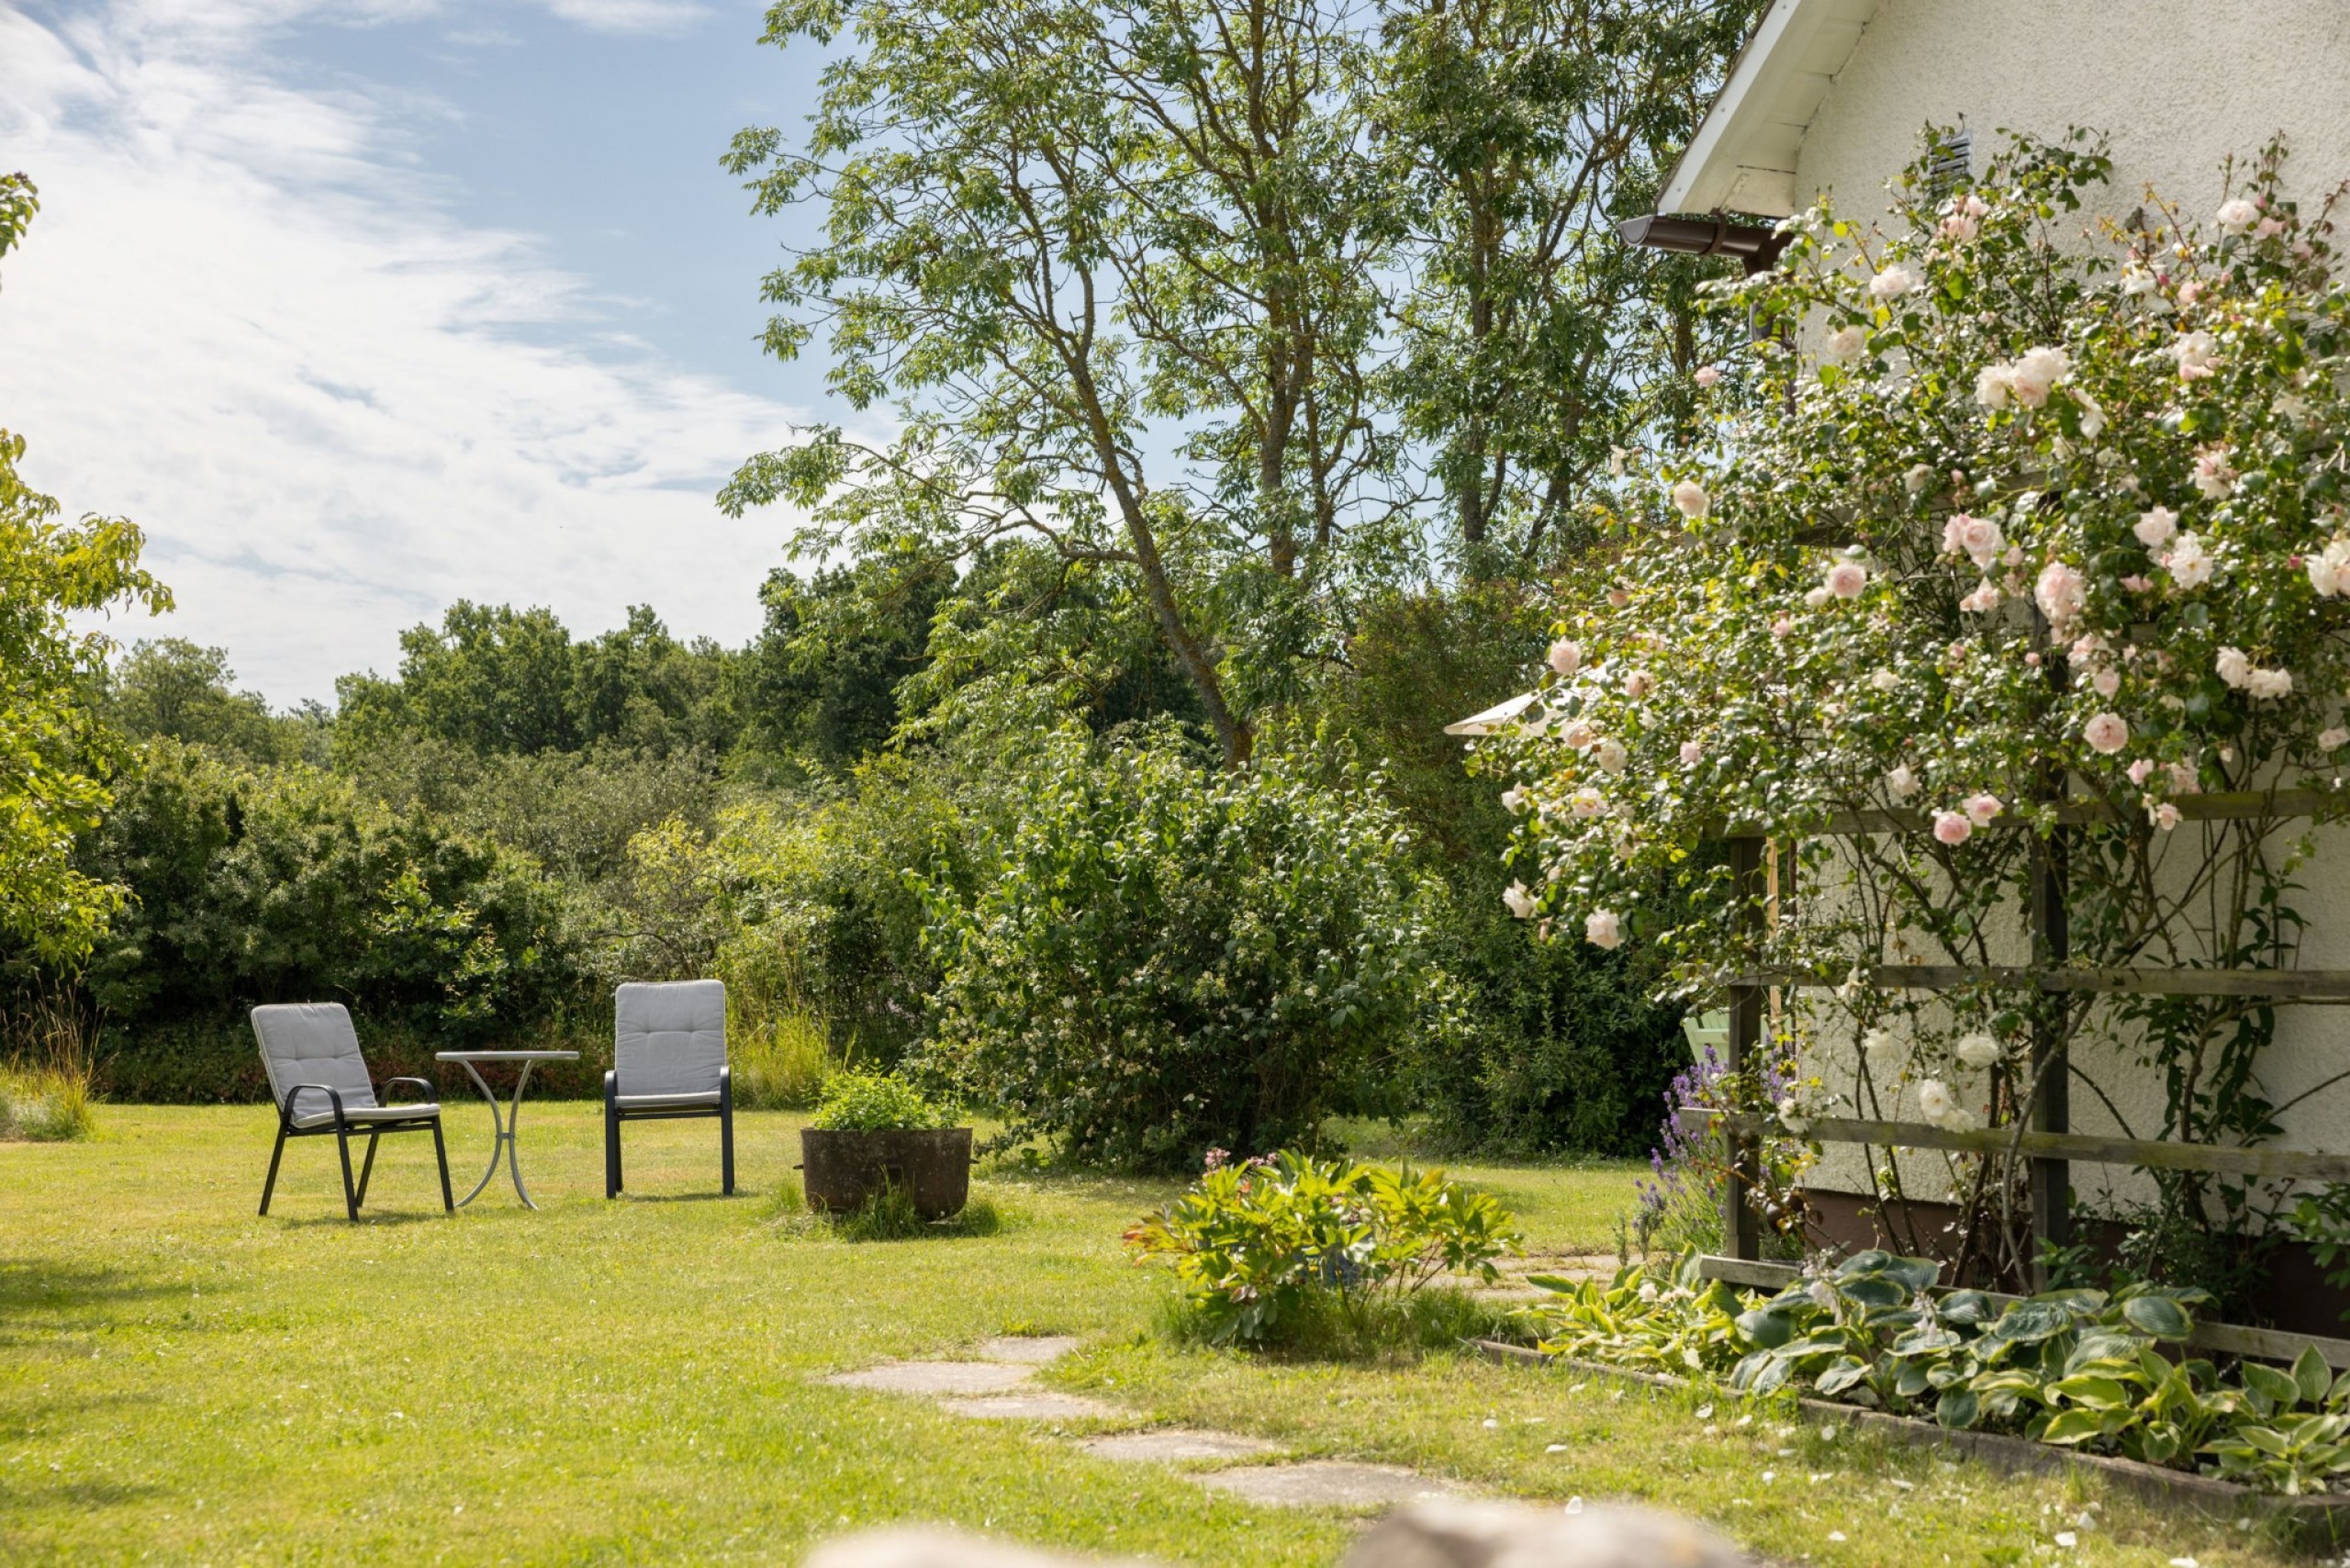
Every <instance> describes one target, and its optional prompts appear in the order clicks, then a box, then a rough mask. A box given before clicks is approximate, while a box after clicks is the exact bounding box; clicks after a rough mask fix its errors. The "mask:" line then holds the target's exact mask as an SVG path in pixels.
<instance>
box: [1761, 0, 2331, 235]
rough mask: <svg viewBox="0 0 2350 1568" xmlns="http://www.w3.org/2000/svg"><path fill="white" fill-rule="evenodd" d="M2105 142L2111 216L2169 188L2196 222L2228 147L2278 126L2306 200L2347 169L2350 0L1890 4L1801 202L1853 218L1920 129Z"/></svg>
mask: <svg viewBox="0 0 2350 1568" xmlns="http://www.w3.org/2000/svg"><path fill="white" fill-rule="evenodd" d="M1962 115H1963V116H1964V117H1965V119H1966V123H1967V124H1968V126H1969V127H1971V128H1972V129H1973V130H1974V132H1975V164H1976V167H1977V168H1978V169H1979V168H1980V167H1981V166H1982V162H1983V158H1984V155H1985V153H1986V151H1988V149H1989V148H1990V146H1991V145H1992V144H1993V141H1994V137H1993V133H1994V132H1995V131H1997V130H1999V129H2017V130H2030V131H2032V132H2035V133H2037V134H2040V135H2042V136H2053V135H2055V134H2057V133H2060V132H2062V131H2063V130H2064V129H2065V127H2066V126H2068V125H2080V126H2086V127H2087V128H2089V129H2094V130H2100V131H2103V132H2104V133H2105V134H2106V135H2107V136H2108V137H2109V139H2110V140H2111V143H2112V150H2113V162H2114V167H2113V185H2112V190H2113V192H2114V195H2115V197H2116V198H2117V206H2116V207H2115V208H2114V209H2113V210H2114V211H2115V212H2116V213H2117V214H2119V213H2126V212H2128V211H2129V210H2130V209H2131V208H2132V207H2135V206H2136V205H2137V204H2138V201H2139V198H2140V196H2141V194H2142V192H2143V188H2144V186H2145V185H2146V184H2147V182H2149V181H2152V182H2154V184H2155V185H2157V187H2158V188H2160V189H2161V190H2162V192H2163V193H2164V194H2165V196H2168V197H2170V198H2171V199H2173V200H2179V201H2184V202H2185V203H2186V204H2187V206H2188V209H2189V210H2191V211H2194V212H2197V213H2201V212H2204V211H2208V210H2209V209H2210V208H2211V207H2216V206H2217V205H2218V202H2219V196H2218V190H2219V169H2220V164H2221V161H2222V160H2224V159H2225V158H2226V157H2227V156H2228V154H2229V153H2231V152H2234V153H2237V154H2240V155H2248V154H2250V153H2253V152H2256V151H2258V150H2259V149H2260V147H2261V145H2262V144H2263V143H2264V142H2266V140H2268V139H2269V137H2271V136H2272V135H2274V134H2276V133H2277V131H2279V130H2281V131H2283V132H2285V133H2286V135H2287V137H2288V141H2289V144H2290V146H2291V149H2292V157H2291V159H2290V160H2289V162H2288V165H2287V168H2288V186H2289V188H2290V190H2291V192H2292V194H2294V195H2296V196H2307V195H2309V194H2310V193H2311V192H2314V191H2317V190H2321V189H2324V188H2330V187H2331V186H2333V185H2335V184H2337V183H2339V182H2340V181H2341V180H2342V179H2344V177H2345V176H2350V0H1881V3H1880V4H1879V5H1878V6H1877V8H1876V11H1875V14H1874V16H1872V17H1870V18H1869V21H1868V23H1867V25H1866V26H1865V27H1864V28H1863V29H1862V32H1861V38H1860V42H1859V43H1858V45H1857V46H1855V48H1854V49H1853V51H1852V58H1851V59H1850V60H1849V61H1847V62H1845V65H1844V67H1843V69H1842V70H1841V71H1840V72H1839V73H1837V75H1836V78H1835V81H1834V83H1833V84H1832V85H1831V86H1830V88H1829V90H1828V95H1827V97H1826V99H1825V100H1824V101H1823V102H1822V103H1821V105H1820V106H1819V109H1818V113H1817V114H1816V116H1815V117H1814V118H1813V120H1812V123H1811V126H1810V129H1808V130H1807V132H1806V133H1805V135H1804V139H1803V142H1802V145H1801V148H1800V150H1799V151H1798V153H1797V155H1796V195H1797V196H1799V197H1808V196H1811V195H1813V194H1815V193H1818V192H1820V191H1829V192H1832V193H1835V194H1836V195H1837V196H1838V197H1839V199H1840V203H1841V205H1842V206H1843V207H1845V208H1846V209H1847V210H1848V211H1852V212H1854V213H1857V212H1858V211H1860V210H1862V201H1863V198H1872V199H1871V200H1870V202H1869V205H1870V206H1871V207H1875V206H1877V205H1879V204H1878V203H1877V202H1876V201H1875V200H1874V198H1876V197H1877V196H1879V195H1880V194H1881V192H1882V189H1883V186H1884V184H1885V182H1886V180H1887V179H1889V178H1891V177H1892V176H1893V175H1894V174H1897V173H1898V172H1899V171H1900V170H1901V168H1902V167H1903V166H1904V165H1905V164H1907V163H1908V162H1909V161H1910V160H1911V159H1912V158H1913V157H1915V156H1916V154H1917V151H1918V147H1919V140H1918V132H1919V128H1921V127H1922V126H1924V125H1925V124H1927V123H1928V122H1932V123H1935V124H1940V125H1948V124H1954V123H1956V121H1957V120H1958V119H1959V118H1960V117H1961V116H1962Z"/></svg>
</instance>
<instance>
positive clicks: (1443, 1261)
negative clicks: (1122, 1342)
mask: <svg viewBox="0 0 2350 1568" xmlns="http://www.w3.org/2000/svg"><path fill="white" fill-rule="evenodd" d="M1222 1152H1223V1151H1221V1150H1217V1151H1215V1152H1214V1154H1212V1155H1211V1157H1210V1163H1209V1166H1208V1170H1206V1172H1205V1173H1204V1174H1203V1175H1202V1176H1201V1178H1200V1180H1199V1181H1198V1182H1196V1183H1195V1184H1194V1185H1193V1186H1192V1190H1191V1191H1190V1192H1188V1193H1184V1194H1183V1195H1182V1196H1181V1197H1180V1198H1178V1199H1177V1200H1176V1201H1175V1202H1174V1203H1173V1204H1169V1206H1168V1207H1167V1208H1165V1209H1163V1210H1161V1211H1160V1212H1159V1213H1158V1214H1155V1215H1150V1216H1148V1217H1147V1218H1146V1219H1144V1220H1142V1221H1141V1222H1140V1223H1138V1224H1136V1226H1133V1227H1132V1228H1131V1229H1129V1230H1128V1231H1127V1232H1126V1233H1125V1243H1126V1246H1127V1248H1128V1249H1129V1250H1131V1251H1132V1252H1133V1253H1134V1255H1135V1257H1136V1260H1137V1261H1146V1262H1147V1261H1155V1262H1163V1263H1166V1264H1168V1265H1169V1266H1170V1267H1171V1268H1172V1269H1173V1270H1174V1271H1175V1277H1176V1281H1177V1282H1178V1286H1179V1289H1180V1291H1181V1294H1182V1297H1183V1299H1184V1300H1185V1301H1186V1302H1187V1303H1188V1304H1189V1306H1190V1309H1191V1311H1192V1314H1193V1315H1194V1316H1195V1317H1196V1319H1197V1321H1198V1323H1199V1325H1200V1326H1201V1328H1202V1331H1203V1336H1204V1337H1205V1338H1208V1339H1209V1340H1211V1341H1213V1342H1214V1343H1217V1344H1225V1343H1228V1342H1234V1341H1237V1342H1239V1343H1241V1344H1247V1345H1262V1344H1268V1343H1274V1342H1290V1343H1295V1342H1296V1340H1297V1339H1298V1338H1300V1337H1301V1336H1302V1335H1303V1334H1304V1332H1305V1331H1307V1330H1308V1329H1309V1327H1310V1326H1311V1325H1312V1323H1313V1322H1314V1320H1315V1316H1317V1315H1318V1313H1319V1312H1321V1311H1322V1310H1323V1309H1326V1308H1327V1309H1334V1310H1335V1312H1336V1314H1337V1316H1338V1318H1339V1319H1340V1320H1341V1321H1343V1322H1344V1323H1345V1324H1347V1325H1348V1326H1349V1327H1352V1328H1353V1329H1355V1330H1357V1331H1358V1333H1360V1331H1361V1330H1362V1329H1364V1328H1366V1327H1369V1326H1370V1325H1371V1322H1372V1320H1373V1318H1374V1317H1375V1316H1377V1317H1384V1318H1386V1319H1388V1320H1389V1321H1404V1322H1408V1321H1411V1320H1412V1319H1411V1318H1410V1316H1409V1315H1408V1314H1405V1315H1403V1316H1400V1317H1399V1316H1398V1315H1397V1310H1396V1309H1397V1308H1398V1307H1399V1306H1400V1305H1402V1304H1403V1303H1404V1302H1405V1301H1407V1300H1408V1299H1409V1298H1412V1297H1415V1296H1417V1295H1419V1294H1421V1293H1422V1292H1424V1291H1427V1288H1428V1287H1429V1286H1430V1285H1433V1284H1435V1283H1436V1282H1438V1281H1439V1280H1441V1279H1443V1278H1445V1277H1446V1276H1448V1275H1450V1276H1463V1275H1465V1276H1472V1277H1475V1278H1480V1279H1483V1280H1484V1281H1485V1282H1488V1283H1490V1282H1493V1280H1494V1279H1495V1278H1496V1277H1497V1272H1496V1271H1495V1269H1494V1260H1495V1259H1497V1258H1499V1257H1501V1256H1503V1255H1504V1254H1505V1253H1509V1252H1515V1251H1516V1250H1518V1249H1519V1248H1520V1245H1521V1238H1520V1237H1519V1235H1518V1233H1517V1230H1516V1226H1514V1225H1513V1223H1512V1222H1511V1219H1510V1216H1509V1215H1508V1212H1507V1211H1506V1210H1505V1209H1504V1208H1503V1207H1502V1206H1501V1204H1499V1203H1498V1202H1496V1201H1495V1200H1494V1197H1493V1195H1492V1194H1490V1193H1481V1192H1478V1191H1477V1190H1476V1189H1474V1188H1472V1187H1469V1186H1467V1185H1465V1184H1463V1183H1461V1182H1450V1181H1447V1180H1446V1179H1445V1178H1444V1175H1443V1173H1442V1172H1440V1171H1435V1170H1419V1171H1416V1170H1413V1169H1412V1168H1411V1167H1410V1166H1408V1165H1406V1166H1404V1168H1403V1169H1402V1170H1389V1169H1387V1168H1386V1167H1384V1166H1379V1165H1359V1164H1355V1163H1353V1162H1351V1161H1337V1160H1319V1159H1314V1158H1313V1157H1311V1156H1310V1155H1305V1154H1300V1153H1297V1152H1295V1151H1293V1150H1289V1149H1283V1150H1281V1151H1280V1152H1278V1153H1276V1154H1273V1155H1270V1156H1269V1157H1266V1158H1264V1159H1252V1160H1248V1161H1246V1162H1244V1163H1242V1164H1238V1165H1234V1164H1229V1163H1225V1161H1224V1159H1223V1158H1222Z"/></svg>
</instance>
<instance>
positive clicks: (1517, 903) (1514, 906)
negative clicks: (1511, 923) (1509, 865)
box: [1502, 882, 1539, 920]
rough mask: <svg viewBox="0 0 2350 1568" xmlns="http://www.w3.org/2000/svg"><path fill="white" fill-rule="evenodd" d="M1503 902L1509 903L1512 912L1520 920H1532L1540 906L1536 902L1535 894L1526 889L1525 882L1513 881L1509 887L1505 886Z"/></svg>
mask: <svg viewBox="0 0 2350 1568" xmlns="http://www.w3.org/2000/svg"><path fill="white" fill-rule="evenodd" d="M1502 902H1504V903H1505V904H1507V905H1509V912H1510V913H1512V914H1514V915H1516V916H1517V918H1518V919H1520V920H1531V919H1532V918H1533V917H1534V912H1535V910H1536V909H1537V908H1539V905H1538V904H1536V903H1535V902H1534V895H1533V894H1532V893H1529V892H1527V890H1526V884H1525V883H1524V882H1512V883H1511V884H1510V885H1509V886H1508V887H1506V888H1504V889H1503V890H1502Z"/></svg>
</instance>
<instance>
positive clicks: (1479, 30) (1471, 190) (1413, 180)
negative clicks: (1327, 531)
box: [1376, 0, 1762, 575]
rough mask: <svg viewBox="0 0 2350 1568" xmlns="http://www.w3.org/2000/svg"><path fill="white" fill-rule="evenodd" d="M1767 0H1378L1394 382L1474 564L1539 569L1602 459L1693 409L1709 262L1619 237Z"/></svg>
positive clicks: (1647, 200)
mask: <svg viewBox="0 0 2350 1568" xmlns="http://www.w3.org/2000/svg"><path fill="white" fill-rule="evenodd" d="M1761 9H1762V6H1761V0H1393V3H1391V4H1390V6H1388V7H1387V10H1386V13H1385V17H1384V22H1383V29H1382V30H1383V43H1384V48H1383V49H1382V50H1381V51H1380V53H1379V55H1378V57H1377V62H1378V70H1379V76H1380V79H1379V82H1378V84H1377V87H1376V95H1377V99H1378V104H1379V107H1378V110H1377V115H1378V118H1379V120H1380V124H1381V127H1382V132H1383V133H1384V134H1383V136H1382V146H1383V147H1385V149H1386V150H1387V151H1388V154H1389V156H1390V157H1391V158H1392V159H1393V161H1394V164H1393V172H1394V178H1395V179H1396V181H1397V184H1398V185H1399V187H1400V190H1401V199H1402V201H1403V204H1404V211H1405V213H1406V215H1407V220H1408V222H1409V223H1410V225H1411V238H1410V241H1409V242H1408V243H1407V244H1406V245H1405V246H1404V249H1403V252H1402V253H1403V254H1404V256H1405V257H1406V258H1407V259H1408V263H1409V271H1410V277H1409V281H1408V283H1407V284H1406V286H1404V288H1403V289H1402V290H1401V291H1400V297H1399V298H1398V300H1397V305H1396V314H1397V319H1398V320H1399V322H1400V323H1401V327H1402V332H1403V340H1404V342H1403V353H1402V356H1401V359H1400V362H1399V364H1398V367H1397V372H1396V375H1395V378H1394V381H1393V386H1392V394H1393V398H1394V404H1395V408H1396V410H1397V412H1398V414H1399V416H1400V417H1401V419H1402V420H1403V421H1404V427H1405V429H1406V430H1408V431H1410V432H1411V433H1412V435H1413V436H1414V437H1415V438H1416V439H1417V440H1419V441H1421V442H1427V444H1428V446H1429V448H1430V465H1431V468H1432V470H1433V474H1434V476H1435V478H1436V480H1437V481H1438V487H1439V489H1440V491H1441V493H1442V495H1443V497H1444V498H1445V501H1446V506H1447V510H1448V512H1449V516H1450V518H1451V521H1452V523H1453V526H1454V529H1455V531H1456V532H1457V536H1458V540H1459V543H1460V545H1461V546H1462V548H1463V551H1464V554H1466V556H1467V557H1468V564H1469V565H1470V566H1471V568H1472V571H1476V572H1479V573H1480V575H1484V574H1489V573H1494V572H1501V573H1503V574H1505V575H1506V574H1507V573H1508V571H1509V570H1510V569H1511V568H1512V567H1516V568H1518V569H1523V568H1524V567H1525V566H1528V565H1531V564H1532V562H1533V558H1534V555H1535V553H1536V552H1537V551H1538V550H1539V548H1541V546H1542V545H1543V543H1545V541H1546V539H1548V538H1549V537H1550V534H1551V532H1552V531H1553V530H1554V529H1555V528H1556V527H1557V526H1558V524H1559V523H1560V521H1561V520H1562V519H1563V518H1564V517H1565V516H1566V515H1567V514H1568V512H1569V511H1570V510H1571V509H1572V507H1573V506H1574V504H1575V503H1576V502H1578V501H1579V500H1581V499H1583V498H1584V496H1585V495H1586V494H1587V491H1588V487H1590V486H1591V484H1592V483H1593V481H1594V480H1595V477H1597V476H1601V475H1603V474H1604V473H1605V472H1606V465H1607V463H1608V458H1609V453H1610V450H1611V448H1614V447H1617V446H1619V445H1630V444H1633V443H1634V442H1635V441H1636V440H1637V439H1638V436H1639V432H1640V431H1641V430H1642V428H1643V427H1644V426H1648V425H1652V424H1654V423H1657V422H1659V421H1662V422H1665V423H1670V422H1672V421H1673V420H1676V419H1678V418H1680V417H1682V416H1683V415H1684V413H1685V410H1686V404H1687V393H1688V381H1687V377H1688V375H1690V374H1691V373H1692V372H1693V371H1695V369H1696V368H1697V367H1698V365H1699V364H1702V363H1704V362H1705V360H1706V359H1707V358H1709V357H1711V355H1712V353H1713V352H1714V345H1713V344H1711V343H1710V342H1707V333H1708V332H1711V333H1713V334H1715V335H1718V334H1719V333H1720V332H1721V331H1723V330H1726V329H1724V328H1722V327H1720V326H1719V325H1715V326H1712V327H1707V325H1706V324H1704V323H1702V322H1701V321H1700V319H1699V317H1698V313H1697V312H1696V310H1695V285H1696V283H1697V282H1698V281H1699V279H1700V278H1701V277H1703V276H1705V275H1707V274H1708V273H1709V272H1716V271H1719V270H1720V267H1719V265H1718V263H1700V262H1696V261H1694V260H1692V259H1689V258H1684V257H1672V256H1665V255H1661V254H1659V253H1657V252H1643V251H1637V250H1634V249H1632V248H1631V247H1629V246H1627V245H1625V244H1624V243H1623V242H1622V241H1620V240H1619V239H1618V238H1617V236H1616V233H1615V231H1614V230H1615V224H1616V223H1617V220H1619V219H1621V218H1629V217H1634V216H1637V215H1639V214H1640V213H1644V212H1647V211H1649V210H1650V209H1651V203H1652V202H1653V201H1654V199H1655V196H1656V192H1657V188H1658V185H1659V184H1660V183H1661V180H1662V175H1663V173H1664V172H1665V170H1666V169H1667V168H1668V167H1669V166H1670V164H1671V162H1672V160H1673V158H1674V157H1676V156H1677V155H1678V154H1679V152H1680V151H1681V149H1682V147H1683V146H1684V144H1685V143H1686V142H1687V141H1688V140H1689V137H1690V135H1691V134H1692V133H1693V132H1694V131H1695V128H1696V125H1697V121H1698V119H1699V118H1701V117H1702V115H1703V114H1704V111H1705V106H1706V104H1707V101H1708V100H1709V99H1710V98H1711V96H1712V94H1713V91H1714V89H1715V87H1716V86H1717V85H1718V83H1719V82H1720V80H1721V77H1722V74H1723V73H1724V72H1725V71H1726V70H1727V69H1728V66H1729V62H1730V61H1731V60H1732V58H1734V56H1735V54H1736V52H1737V50H1738V48H1739V46H1740V43H1741V42H1742V41H1743V40H1744V39H1745V38H1746V35H1747V33H1748V32H1749V31H1750V30H1751V27H1752V25H1753V22H1754V19H1755V17H1757V15H1759V13H1760V11H1761Z"/></svg>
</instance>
